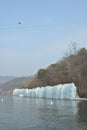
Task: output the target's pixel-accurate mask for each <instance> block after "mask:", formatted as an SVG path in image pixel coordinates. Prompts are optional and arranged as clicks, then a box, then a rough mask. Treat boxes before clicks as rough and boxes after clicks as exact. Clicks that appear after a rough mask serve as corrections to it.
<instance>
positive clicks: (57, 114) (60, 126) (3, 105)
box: [0, 97, 87, 130]
mask: <svg viewBox="0 0 87 130" xmlns="http://www.w3.org/2000/svg"><path fill="white" fill-rule="evenodd" d="M1 98H2V97H0V130H87V101H69V100H47V99H32V98H18V97H3V99H4V100H3V102H2V101H1ZM51 102H53V104H51Z"/></svg>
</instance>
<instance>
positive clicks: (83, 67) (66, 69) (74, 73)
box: [24, 48, 87, 97]
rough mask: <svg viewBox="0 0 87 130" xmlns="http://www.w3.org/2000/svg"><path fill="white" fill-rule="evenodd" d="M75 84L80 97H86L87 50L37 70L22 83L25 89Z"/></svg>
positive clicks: (83, 49)
mask: <svg viewBox="0 0 87 130" xmlns="http://www.w3.org/2000/svg"><path fill="white" fill-rule="evenodd" d="M71 82H73V83H75V85H76V86H77V88H78V92H79V95H80V96H81V97H87V50H86V49H85V48H82V49H80V50H78V51H75V52H74V53H73V54H70V55H68V56H65V57H63V59H62V60H61V61H59V62H57V63H55V64H51V65H50V66H48V68H46V69H44V68H42V69H40V70H38V72H37V74H36V75H35V76H34V77H33V78H32V79H31V80H29V81H28V79H27V80H25V81H24V87H25V88H36V87H42V86H54V85H57V84H60V83H61V84H64V83H71Z"/></svg>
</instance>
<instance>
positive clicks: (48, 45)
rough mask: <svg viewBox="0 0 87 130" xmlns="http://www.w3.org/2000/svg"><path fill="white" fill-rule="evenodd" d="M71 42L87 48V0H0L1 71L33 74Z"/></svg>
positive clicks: (25, 74) (51, 61) (54, 59)
mask: <svg viewBox="0 0 87 130" xmlns="http://www.w3.org/2000/svg"><path fill="white" fill-rule="evenodd" d="M19 21H21V24H20V25H19V24H18V22H19ZM71 42H76V43H77V45H78V48H81V47H85V48H87V0H7V1H6V0H0V75H13V76H30V75H34V74H36V72H37V71H38V69H40V68H46V67H48V66H49V65H50V64H53V63H56V62H57V61H59V60H60V59H61V58H62V57H63V56H64V54H65V53H66V52H67V51H68V50H69V46H70V44H71Z"/></svg>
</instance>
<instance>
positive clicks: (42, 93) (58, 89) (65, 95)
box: [13, 83, 78, 99]
mask: <svg viewBox="0 0 87 130" xmlns="http://www.w3.org/2000/svg"><path fill="white" fill-rule="evenodd" d="M13 95H14V96H19V97H33V98H48V99H75V98H77V97H78V94H77V89H76V86H75V85H74V83H69V84H63V85H62V84H60V85H56V86H53V87H52V86H46V87H41V88H40V87H37V88H33V89H15V90H14V91H13Z"/></svg>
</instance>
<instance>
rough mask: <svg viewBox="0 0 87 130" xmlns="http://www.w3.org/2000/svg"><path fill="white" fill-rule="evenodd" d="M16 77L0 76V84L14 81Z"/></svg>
mask: <svg viewBox="0 0 87 130" xmlns="http://www.w3.org/2000/svg"><path fill="white" fill-rule="evenodd" d="M14 78H16V77H14V76H0V84H4V83H6V82H8V81H10V80H12V79H14Z"/></svg>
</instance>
